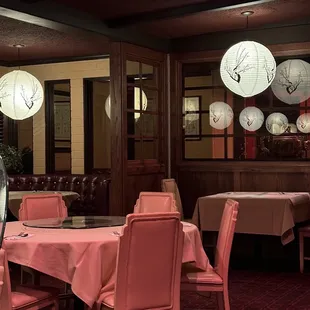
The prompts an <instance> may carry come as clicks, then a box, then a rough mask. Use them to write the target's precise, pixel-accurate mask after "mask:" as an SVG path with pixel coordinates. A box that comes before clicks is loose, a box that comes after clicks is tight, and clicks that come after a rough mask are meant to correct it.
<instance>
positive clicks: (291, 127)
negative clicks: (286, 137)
mask: <svg viewBox="0 0 310 310" xmlns="http://www.w3.org/2000/svg"><path fill="white" fill-rule="evenodd" d="M285 132H287V133H297V132H298V130H297V126H296V125H295V124H293V123H288V124H287V129H286V131H285Z"/></svg>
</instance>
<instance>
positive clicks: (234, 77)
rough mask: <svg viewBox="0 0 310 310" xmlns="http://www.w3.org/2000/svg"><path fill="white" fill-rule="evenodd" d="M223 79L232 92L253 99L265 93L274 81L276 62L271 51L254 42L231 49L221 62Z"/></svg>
mask: <svg viewBox="0 0 310 310" xmlns="http://www.w3.org/2000/svg"><path fill="white" fill-rule="evenodd" d="M220 72H221V78H222V81H223V83H224V84H225V85H226V87H227V88H229V89H230V90H231V91H232V92H234V93H235V94H237V95H240V96H242V97H252V96H254V95H257V94H259V93H261V92H263V91H264V90H265V89H266V88H267V87H268V86H269V85H270V84H271V83H272V81H273V79H274V77H275V73H276V62H275V60H274V57H273V56H272V54H271V52H270V50H269V49H268V48H267V47H265V46H264V45H262V44H260V43H257V42H254V41H243V42H240V43H237V44H235V45H233V46H232V47H230V48H229V49H228V50H227V52H226V53H225V54H224V56H223V58H222V61H221V67H220Z"/></svg>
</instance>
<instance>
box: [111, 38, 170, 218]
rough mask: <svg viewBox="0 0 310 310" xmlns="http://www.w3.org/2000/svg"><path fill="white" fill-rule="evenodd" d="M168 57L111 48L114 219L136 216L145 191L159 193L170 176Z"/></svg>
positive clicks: (118, 46)
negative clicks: (161, 186)
mask: <svg viewBox="0 0 310 310" xmlns="http://www.w3.org/2000/svg"><path fill="white" fill-rule="evenodd" d="M165 69H166V55H165V54H163V53H159V52H155V51H152V50H149V49H145V48H141V47H136V46H132V45H129V44H125V43H112V44H111V72H110V76H111V121H112V128H111V129H112V137H111V138H112V147H111V149H112V154H111V157H112V163H111V179H112V185H111V199H110V201H111V203H110V214H113V215H116V214H123V215H124V214H128V213H131V212H132V210H133V207H134V204H135V202H136V199H137V198H138V196H139V193H140V192H141V191H160V181H161V179H162V178H164V176H165V174H166V163H167V118H166V115H167V105H165V104H164V103H165V102H166V100H165V98H166V90H165V85H166V77H165Z"/></svg>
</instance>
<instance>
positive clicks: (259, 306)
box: [12, 267, 310, 310]
mask: <svg viewBox="0 0 310 310" xmlns="http://www.w3.org/2000/svg"><path fill="white" fill-rule="evenodd" d="M15 268H16V267H15ZM15 268H13V270H14V269H15ZM15 270H16V269H15ZM18 277H19V273H18V272H13V274H12V282H13V284H14V283H16V282H17V281H18ZM41 281H42V282H43V284H45V285H47V284H48V285H53V286H54V285H55V286H59V284H60V282H58V280H56V281H55V280H54V279H51V278H49V277H47V276H43V278H42V280H41ZM230 301H231V310H267V309H268V310H286V309H287V310H297V309H298V310H306V309H309V310H310V273H305V274H300V273H298V272H262V271H244V270H233V271H231V272H230ZM62 309H63V310H74V309H73V307H72V306H69V305H67V306H64V305H63V306H62ZM181 309H182V310H203V309H217V304H216V299H215V296H213V295H211V297H210V298H209V297H205V296H201V295H199V294H196V293H182V294H181Z"/></svg>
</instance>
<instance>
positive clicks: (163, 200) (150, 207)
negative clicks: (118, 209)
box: [134, 192, 178, 213]
mask: <svg viewBox="0 0 310 310" xmlns="http://www.w3.org/2000/svg"><path fill="white" fill-rule="evenodd" d="M177 211H178V210H177V207H176V204H175V200H174V197H173V194H171V193H161V192H141V193H140V195H139V199H138V200H137V202H136V205H135V207H134V213H152V212H177Z"/></svg>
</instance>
